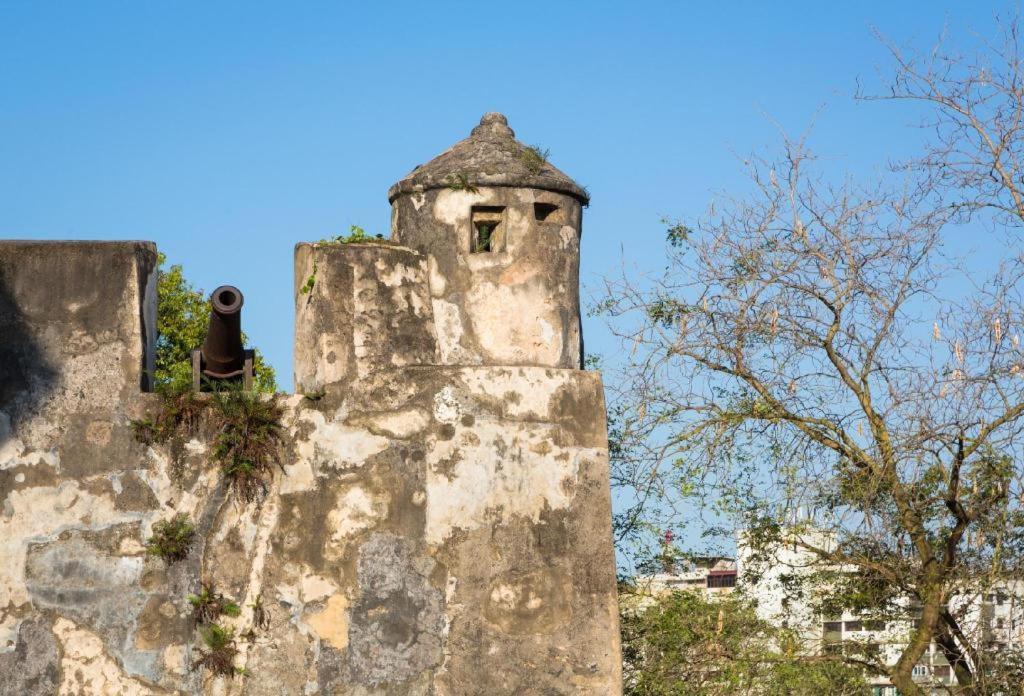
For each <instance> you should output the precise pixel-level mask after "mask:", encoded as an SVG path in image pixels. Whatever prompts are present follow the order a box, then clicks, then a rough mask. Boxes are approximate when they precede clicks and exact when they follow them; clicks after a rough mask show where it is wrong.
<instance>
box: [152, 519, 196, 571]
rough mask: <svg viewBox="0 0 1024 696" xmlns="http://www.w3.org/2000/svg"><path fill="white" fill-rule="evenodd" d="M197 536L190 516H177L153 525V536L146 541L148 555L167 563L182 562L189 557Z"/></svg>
mask: <svg viewBox="0 0 1024 696" xmlns="http://www.w3.org/2000/svg"><path fill="white" fill-rule="evenodd" d="M195 535H196V528H195V526H194V525H193V524H192V522H191V521H190V520H189V518H188V515H186V514H184V513H181V514H178V515H175V516H174V517H172V518H171V519H169V520H163V521H161V522H156V523H155V524H154V525H153V536H151V537H150V538H149V540H147V541H146V553H148V554H150V555H151V556H159V557H160V558H162V559H163V560H164V561H166V562H167V563H173V562H175V561H180V560H182V559H183V558H185V557H186V556H188V551H189V548H190V547H191V546H192V541H193V539H194V538H195Z"/></svg>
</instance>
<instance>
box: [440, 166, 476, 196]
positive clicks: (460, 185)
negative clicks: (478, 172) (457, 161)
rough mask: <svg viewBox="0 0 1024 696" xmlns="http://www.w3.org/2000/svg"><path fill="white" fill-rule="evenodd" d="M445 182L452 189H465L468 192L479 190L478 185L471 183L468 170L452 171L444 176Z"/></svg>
mask: <svg viewBox="0 0 1024 696" xmlns="http://www.w3.org/2000/svg"><path fill="white" fill-rule="evenodd" d="M444 183H445V186H447V187H448V188H449V189H450V190H452V191H465V192H466V193H476V192H477V191H478V189H477V187H476V186H474V185H473V184H471V183H470V181H469V177H468V176H466V172H461V171H460V172H452V173H451V174H449V175H448V176H446V177H445V178H444Z"/></svg>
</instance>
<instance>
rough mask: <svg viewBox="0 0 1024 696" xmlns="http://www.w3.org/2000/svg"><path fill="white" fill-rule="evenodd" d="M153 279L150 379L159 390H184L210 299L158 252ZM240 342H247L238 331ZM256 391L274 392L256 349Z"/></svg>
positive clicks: (272, 378) (271, 370)
mask: <svg viewBox="0 0 1024 696" xmlns="http://www.w3.org/2000/svg"><path fill="white" fill-rule="evenodd" d="M159 263H160V270H159V277H158V280H157V320H156V326H157V340H156V373H155V375H154V381H155V383H156V388H157V390H159V391H170V392H178V391H184V390H187V389H189V388H190V387H191V385H192V351H193V350H194V349H195V348H198V347H199V346H200V345H202V343H203V339H204V338H205V337H206V327H207V323H208V321H209V318H210V309H211V306H210V298H209V297H208V296H206V295H205V294H203V292H202V291H201V290H196V289H195V288H194V287H192V284H191V283H189V282H188V281H187V280H186V279H185V275H184V272H183V271H182V268H181V265H180V264H173V265H171V266H170V267H169V268H165V265H166V263H167V257H166V256H164V254H160V255H159ZM242 342H243V344H245V343H248V339H247V338H246V336H245V334H244V333H243V334H242ZM254 369H255V372H256V375H255V380H254V386H255V388H256V390H257V391H261V392H274V391H275V390H276V389H277V383H276V380H275V375H274V368H273V367H271V366H270V365H268V364H267V363H266V362H265V361H264V359H263V356H262V355H261V354H260V351H259V350H258V349H257V350H256V356H255V360H254Z"/></svg>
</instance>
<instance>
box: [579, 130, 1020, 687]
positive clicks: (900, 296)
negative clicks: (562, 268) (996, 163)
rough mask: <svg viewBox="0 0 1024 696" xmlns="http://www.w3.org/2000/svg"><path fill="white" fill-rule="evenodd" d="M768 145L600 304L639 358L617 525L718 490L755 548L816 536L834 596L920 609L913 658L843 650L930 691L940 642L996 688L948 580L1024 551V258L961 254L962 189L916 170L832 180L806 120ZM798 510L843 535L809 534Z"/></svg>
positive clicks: (625, 428) (620, 400)
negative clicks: (806, 138) (738, 186)
mask: <svg viewBox="0 0 1024 696" xmlns="http://www.w3.org/2000/svg"><path fill="white" fill-rule="evenodd" d="M749 165H750V175H751V182H752V184H753V188H752V192H751V193H750V194H749V195H744V196H740V197H734V198H727V199H725V200H722V201H719V202H717V203H716V204H715V205H714V206H712V209H711V210H710V211H709V212H708V214H707V215H705V216H704V217H703V218H701V219H700V220H698V221H697V222H696V223H695V224H693V225H692V227H688V226H684V225H675V226H673V227H671V228H670V229H669V233H668V241H669V252H668V267H667V269H666V270H665V272H664V274H663V275H661V276H659V277H657V278H642V279H638V278H636V277H635V276H633V275H631V274H623V275H622V276H621V277H618V278H615V279H608V280H607V283H606V288H605V293H604V298H603V300H602V302H601V303H600V305H599V308H600V310H601V311H603V312H605V313H606V314H607V315H608V316H609V317H610V318H611V322H610V323H611V325H612V327H613V330H614V331H616V333H617V334H618V335H619V336H620V337H621V339H622V341H623V345H624V354H625V355H627V356H628V357H627V359H626V364H625V366H624V369H623V370H622V379H621V380H619V381H618V388H617V391H616V396H615V397H614V398H613V400H612V406H611V411H612V414H613V416H615V415H616V414H617V415H618V419H617V422H616V424H615V428H614V430H613V435H614V436H615V440H616V443H615V448H614V458H615V467H616V479H615V480H616V483H617V484H618V485H620V486H625V487H629V488H630V489H631V492H632V494H633V495H632V501H633V505H632V506H631V507H630V508H629V509H627V510H625V511H624V512H623V513H622V514H621V515H620V516H619V518H618V519H617V524H618V532H619V534H620V537H621V538H627V537H629V535H631V534H632V535H636V534H638V533H642V531H643V525H644V523H647V522H649V521H650V520H659V517H660V518H661V519H660V520H659V521H658V522H655V523H653V525H652V526H653V527H656V528H657V527H660V526H662V525H665V524H667V523H668V521H669V520H670V519H672V517H673V515H674V514H676V511H677V509H678V508H677V507H676V506H677V505H678V504H679V503H680V502H681V501H685V499H687V498H689V499H691V500H692V499H693V498H695V497H696V498H700V499H701V500H704V501H710V502H711V503H712V504H713V505H714V507H715V508H716V510H717V511H718V512H719V513H720V515H721V516H722V517H723V519H731V520H732V521H733V522H734V524H735V525H736V526H739V527H742V528H745V529H746V530H747V538H748V539H750V540H751V541H752V543H753V544H754V545H755V546H756V547H757V548H760V549H763V550H767V549H769V548H770V547H771V546H772V545H773V544H778V543H780V542H781V541H783V540H785V541H786V542H787V543H795V544H799V545H801V546H803V548H804V549H805V550H806V551H807V552H809V553H811V554H813V556H814V557H815V558H816V559H818V561H819V562H820V570H821V572H820V573H819V574H818V575H817V576H816V578H815V579H816V580H817V581H819V582H824V583H827V584H828V586H829V588H830V591H829V593H828V594H827V595H824V596H822V597H821V606H822V607H823V608H825V607H826V605H827V606H831V607H833V608H835V607H843V606H845V607H853V606H855V605H857V606H859V605H863V604H864V603H865V598H866V597H868V598H870V600H871V601H870V602H868V605H869V606H870V607H871V608H872V611H875V612H876V613H877V614H878V615H880V616H886V615H888V616H893V617H896V616H897V615H899V616H901V617H902V618H904V619H907V625H908V627H909V626H913V624H912V623H911V621H910V619H912V618H916V621H917V623H916V626H914V627H913V628H910V629H909V636H908V640H907V642H906V644H905V647H904V648H903V650H902V654H901V655H900V657H899V659H898V661H897V662H896V663H895V665H889V664H886V661H885V660H884V659H882V658H881V657H880V656H879V655H878V654H877V652H874V651H872V650H871V649H868V646H865V649H864V650H863V651H861V652H853V653H851V654H847V655H845V656H844V657H843V659H844V660H846V661H847V662H852V663H855V664H859V665H861V666H863V667H866V668H867V669H869V670H870V671H872V672H875V673H879V674H886V675H888V676H889V678H890V679H891V680H892V682H893V683H894V684H895V685H897V686H898V687H899V688H900V690H901V691H902V693H905V694H917V693H921V690H920V688H919V687H918V686H917V685H916V684H915V682H914V681H913V679H912V671H913V668H914V666H915V665H916V664H918V662H919V660H920V659H921V658H922V656H923V655H924V654H925V652H926V651H927V650H928V649H929V646H930V645H931V643H932V642H933V641H936V642H937V643H938V644H939V645H940V647H941V648H942V649H943V650H944V651H945V653H946V655H947V657H948V659H949V662H950V664H951V665H953V667H954V669H955V670H956V674H957V677H958V680H959V682H960V684H962V685H971V684H974V685H977V684H978V683H979V682H980V681H981V680H982V679H984V671H985V670H984V669H983V665H984V662H985V660H984V656H983V655H979V654H978V649H977V643H976V641H974V640H973V639H972V637H971V636H970V635H968V634H969V631H968V630H967V629H966V627H965V626H964V625H963V621H964V620H965V615H964V614H963V613H962V612H961V611H960V609H959V608H958V606H957V605H956V604H955V603H954V602H953V601H952V600H953V598H954V597H956V596H958V595H959V594H961V593H963V592H964V591H967V590H968V589H971V590H973V589H974V588H977V587H978V585H979V582H983V581H984V579H985V578H989V579H991V580H992V581H993V582H994V581H996V580H997V579H998V581H1000V582H1003V581H1005V580H1007V579H1008V578H1010V577H1013V576H1018V575H1020V573H1021V572H1022V571H1021V561H1022V560H1024V559H1022V551H1024V524H1022V521H1024V520H1022V508H1021V502H1022V498H1021V496H1022V494H1024V489H1022V481H1021V473H1022V472H1021V465H1020V462H1021V446H1022V440H1021V434H1022V433H1021V431H1022V428H1024V418H1022V416H1024V373H1022V369H1024V352H1022V349H1021V341H1020V333H1021V332H1024V301H1022V300H1024V298H1022V295H1021V290H1022V287H1024V286H1022V274H1024V263H1022V260H1021V259H1020V258H1006V259H1005V260H1004V262H1003V263H1002V264H1000V265H999V267H998V268H995V269H992V268H989V269H987V270H988V271H989V273H988V274H987V275H984V274H982V273H981V272H980V270H979V267H978V266H977V265H971V260H970V259H969V258H968V259H962V258H957V257H955V256H954V255H953V254H951V253H947V251H946V248H945V244H944V242H945V237H944V235H945V232H944V230H945V229H946V226H947V224H948V222H949V218H950V214H951V213H952V212H955V209H952V208H949V207H946V206H942V205H939V206H936V205H935V196H934V195H933V194H934V190H933V189H932V188H931V187H929V186H927V185H922V184H921V183H920V181H911V182H910V183H909V184H900V183H898V184H896V185H894V186H890V185H887V184H878V185H875V186H872V187H869V188H863V187H859V186H857V185H856V184H855V183H853V182H852V181H850V180H848V179H842V180H839V181H835V180H832V179H829V178H827V177H825V176H823V175H821V174H818V173H815V166H816V162H815V161H814V159H813V157H812V156H811V155H810V153H809V152H808V151H807V149H806V147H805V144H804V142H803V141H802V140H801V141H796V142H791V141H787V142H786V143H785V149H784V153H783V155H782V156H781V157H780V158H778V160H777V161H764V160H753V161H751V162H750V163H749ZM978 200H980V198H979V199H978ZM981 268H982V269H984V266H981ZM798 508H801V509H805V510H813V511H815V512H814V516H813V527H814V529H815V530H817V531H820V532H823V533H824V536H820V535H819V536H815V535H810V534H806V535H805V534H801V533H799V531H800V530H799V529H798V527H799V525H794V524H793V521H794V519H795V518H794V514H793V513H794V511H795V510H796V509H798ZM816 538H824V539H828V540H829V543H816V542H815V541H814V539H816ZM835 569H841V572H840V573H834V572H832V571H834V570H835ZM829 573H831V576H829ZM861 608H863V607H861ZM886 612H888V613H886ZM910 612H915V614H914V616H913V617H912V616H910ZM918 612H919V613H918Z"/></svg>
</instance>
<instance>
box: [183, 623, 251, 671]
mask: <svg viewBox="0 0 1024 696" xmlns="http://www.w3.org/2000/svg"><path fill="white" fill-rule="evenodd" d="M199 632H200V634H201V635H202V637H203V645H204V647H205V650H203V651H202V653H201V654H200V655H199V657H198V658H197V659H196V660H195V662H193V663H192V669H196V668H199V667H205V668H206V669H208V670H210V671H211V672H213V673H214V674H217V675H220V676H232V675H235V674H243V673H244V670H241V669H239V668H237V667H235V656H236V655H238V647H237V646H236V645H235V632H234V631H233V630H231V629H230V628H225V627H224V626H221V625H219V624H210V625H208V626H204V627H202V628H201V629H199Z"/></svg>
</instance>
